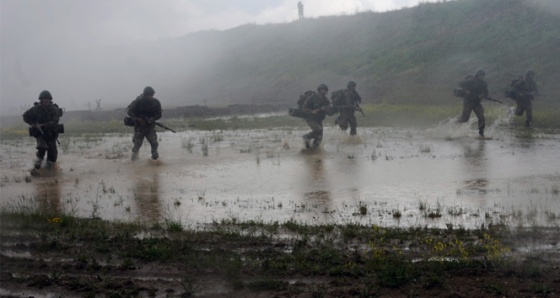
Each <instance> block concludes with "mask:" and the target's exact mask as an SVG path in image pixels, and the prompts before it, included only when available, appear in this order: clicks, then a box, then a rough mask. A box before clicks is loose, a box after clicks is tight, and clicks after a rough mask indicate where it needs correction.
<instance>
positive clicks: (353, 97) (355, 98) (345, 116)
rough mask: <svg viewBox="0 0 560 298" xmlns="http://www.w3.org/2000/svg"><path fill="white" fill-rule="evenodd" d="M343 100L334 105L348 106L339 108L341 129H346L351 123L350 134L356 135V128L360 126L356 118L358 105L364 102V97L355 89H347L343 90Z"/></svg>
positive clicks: (338, 119)
mask: <svg viewBox="0 0 560 298" xmlns="http://www.w3.org/2000/svg"><path fill="white" fill-rule="evenodd" d="M343 91H344V92H343V98H342V102H340V103H337V104H335V103H334V102H333V105H336V106H339V105H340V106H344V107H347V108H338V110H339V112H340V115H339V116H338V118H337V120H336V122H337V123H338V126H339V127H340V129H342V130H344V131H346V130H347V129H348V125H350V135H351V136H354V135H356V128H357V127H358V120H357V119H356V115H354V113H355V112H356V107H357V105H359V104H360V103H361V102H362V98H361V97H360V95H359V94H358V92H357V91H356V90H355V89H345V90H343Z"/></svg>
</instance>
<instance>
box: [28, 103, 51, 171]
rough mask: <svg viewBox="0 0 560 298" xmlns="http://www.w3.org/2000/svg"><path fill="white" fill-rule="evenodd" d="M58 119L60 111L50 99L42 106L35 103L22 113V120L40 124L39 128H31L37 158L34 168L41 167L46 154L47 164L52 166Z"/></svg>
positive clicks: (30, 123)
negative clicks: (35, 142) (35, 144)
mask: <svg viewBox="0 0 560 298" xmlns="http://www.w3.org/2000/svg"><path fill="white" fill-rule="evenodd" d="M59 120H60V112H59V110H58V108H57V107H55V106H54V104H53V103H52V101H49V104H48V105H46V106H43V105H42V104H41V103H35V105H34V106H33V107H31V108H30V109H29V110H27V111H26V112H25V113H23V121H25V123H27V124H29V125H31V126H33V125H35V124H42V125H41V130H42V131H43V133H42V134H41V132H40V131H39V129H37V128H32V129H31V133H32V134H33V136H34V137H35V139H36V140H37V154H36V156H37V160H36V162H35V168H37V169H38V168H40V167H41V162H42V161H43V158H45V153H46V154H47V165H48V166H52V164H54V163H55V162H56V160H57V158H58V148H57V147H56V140H57V139H58V132H57V131H56V128H57V125H58V121H59Z"/></svg>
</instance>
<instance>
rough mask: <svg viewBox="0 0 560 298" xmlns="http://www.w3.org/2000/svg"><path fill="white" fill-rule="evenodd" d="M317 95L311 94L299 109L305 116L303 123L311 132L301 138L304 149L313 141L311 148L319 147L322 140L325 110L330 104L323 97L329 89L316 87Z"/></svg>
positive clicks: (323, 85)
mask: <svg viewBox="0 0 560 298" xmlns="http://www.w3.org/2000/svg"><path fill="white" fill-rule="evenodd" d="M317 91H318V92H317V93H313V94H312V95H310V96H309V97H308V98H306V99H305V101H304V102H303V105H302V106H301V109H302V110H303V113H304V114H305V118H304V119H305V122H306V123H307V125H308V126H309V127H310V128H311V132H309V133H307V134H305V135H304V136H303V140H304V141H305V147H306V148H309V147H310V144H309V142H310V141H311V140H313V148H317V147H319V145H320V144H321V140H322V139H323V120H325V114H326V108H327V107H329V106H330V102H329V100H328V99H327V97H326V96H325V95H326V94H327V92H328V91H329V87H327V85H325V84H321V85H319V87H317Z"/></svg>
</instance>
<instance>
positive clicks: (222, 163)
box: [0, 127, 560, 228]
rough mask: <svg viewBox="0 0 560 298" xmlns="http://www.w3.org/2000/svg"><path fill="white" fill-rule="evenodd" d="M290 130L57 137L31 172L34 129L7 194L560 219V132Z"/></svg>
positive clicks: (232, 213)
mask: <svg viewBox="0 0 560 298" xmlns="http://www.w3.org/2000/svg"><path fill="white" fill-rule="evenodd" d="M303 133H305V131H297V130H291V129H278V130H251V131H225V132H197V131H188V132H181V133H177V134H172V133H168V132H165V133H159V139H160V156H161V158H160V160H158V161H156V162H154V161H151V160H150V159H149V154H150V153H149V144H147V143H145V144H144V146H143V147H142V149H141V152H140V153H141V158H140V160H139V161H137V162H134V163H133V162H131V161H130V153H129V150H130V148H131V145H132V143H131V135H105V136H102V137H75V138H73V139H70V140H68V139H66V140H65V139H64V137H65V136H63V137H62V138H61V142H62V145H61V148H60V150H59V151H60V154H59V161H60V162H59V163H58V165H57V168H56V169H55V170H54V171H50V172H47V171H45V170H40V171H38V172H34V173H33V174H34V175H33V176H31V175H30V169H31V165H32V158H33V155H34V148H33V142H32V141H33V140H32V139H24V140H19V141H18V142H17V143H16V142H14V141H2V144H1V147H0V154H1V156H0V158H1V169H2V174H1V187H0V191H1V205H2V206H4V207H6V206H10V207H14V206H18V208H22V207H21V206H32V207H33V208H42V209H49V210H50V211H54V212H55V213H57V212H60V213H67V214H71V215H75V216H82V217H92V216H95V217H101V218H105V219H118V220H138V221H142V222H165V221H171V222H181V223H182V224H183V225H186V226H191V227H196V226H198V225H200V224H206V223H211V222H213V221H218V222H219V221H222V220H224V219H226V220H240V221H246V220H256V221H264V222H274V221H278V222H285V221H288V220H295V221H297V222H305V223H309V224H323V223H340V224H344V223H361V224H379V225H384V226H402V227H406V226H425V225H427V226H430V227H443V228H444V227H449V226H450V225H452V226H453V227H459V226H463V227H467V228H468V227H480V226H481V225H489V224H506V225H512V226H517V225H525V226H532V225H542V226H558V225H559V224H560V195H559V193H558V192H559V190H560V142H559V140H560V137H559V136H558V135H553V136H550V135H546V136H543V135H537V134H536V133H534V134H533V135H532V136H531V137H530V138H524V139H520V138H516V137H515V136H514V135H515V134H516V133H517V132H510V131H490V132H489V134H490V135H492V138H491V139H486V140H480V139H478V138H477V137H476V135H473V132H472V131H469V130H466V129H463V128H456V127H455V128H452V129H450V128H449V127H447V128H445V127H443V128H442V127H439V128H436V129H431V130H413V129H392V128H360V129H359V131H358V134H359V137H349V136H347V135H346V134H344V133H343V132H341V131H339V130H337V129H335V128H332V127H328V128H326V129H325V139H324V146H323V148H321V149H318V150H314V151H306V150H302V147H303V146H302V140H301V135H302V134H303Z"/></svg>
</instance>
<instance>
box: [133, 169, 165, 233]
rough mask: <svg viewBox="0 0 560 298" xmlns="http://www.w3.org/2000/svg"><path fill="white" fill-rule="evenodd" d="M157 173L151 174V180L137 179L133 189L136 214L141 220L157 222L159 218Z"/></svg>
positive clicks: (145, 178) (146, 178)
mask: <svg viewBox="0 0 560 298" xmlns="http://www.w3.org/2000/svg"><path fill="white" fill-rule="evenodd" d="M158 177H159V176H158V173H157V172H155V173H153V179H150V178H149V177H141V178H138V181H137V182H136V187H135V189H134V199H135V200H136V203H137V205H138V214H139V215H140V217H141V219H144V220H146V221H152V222H157V221H158V220H159V218H160V216H161V206H160V201H159V195H158V191H159V179H158Z"/></svg>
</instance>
